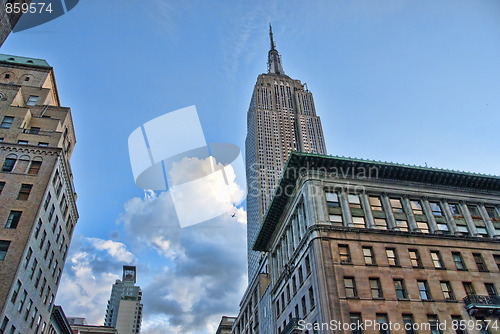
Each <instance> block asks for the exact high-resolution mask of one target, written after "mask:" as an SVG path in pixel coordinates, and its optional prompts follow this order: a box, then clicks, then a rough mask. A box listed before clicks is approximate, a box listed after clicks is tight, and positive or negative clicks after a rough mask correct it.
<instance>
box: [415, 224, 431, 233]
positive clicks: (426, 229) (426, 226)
mask: <svg viewBox="0 0 500 334" xmlns="http://www.w3.org/2000/svg"><path fill="white" fill-rule="evenodd" d="M417 228H418V229H419V230H420V232H422V233H426V234H429V224H427V222H422V221H417Z"/></svg>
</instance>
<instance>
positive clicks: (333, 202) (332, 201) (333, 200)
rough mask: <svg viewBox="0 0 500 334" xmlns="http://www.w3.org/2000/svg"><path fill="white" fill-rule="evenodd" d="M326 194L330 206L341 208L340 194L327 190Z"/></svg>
mask: <svg viewBox="0 0 500 334" xmlns="http://www.w3.org/2000/svg"><path fill="white" fill-rule="evenodd" d="M325 194H326V202H327V204H328V206H329V207H333V208H339V207H340V203H339V196H338V195H337V194H336V193H330V192H327V193H325Z"/></svg>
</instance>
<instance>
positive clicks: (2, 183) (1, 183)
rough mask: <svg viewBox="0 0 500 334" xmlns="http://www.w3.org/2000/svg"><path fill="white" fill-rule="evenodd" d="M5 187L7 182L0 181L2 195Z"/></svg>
mask: <svg viewBox="0 0 500 334" xmlns="http://www.w3.org/2000/svg"><path fill="white" fill-rule="evenodd" d="M3 187H5V182H3V181H0V194H1V193H2V190H3Z"/></svg>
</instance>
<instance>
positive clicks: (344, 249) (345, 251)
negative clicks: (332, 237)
mask: <svg viewBox="0 0 500 334" xmlns="http://www.w3.org/2000/svg"><path fill="white" fill-rule="evenodd" d="M339 257H340V263H351V253H350V252H349V246H348V245H339Z"/></svg>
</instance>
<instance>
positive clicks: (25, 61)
mask: <svg viewBox="0 0 500 334" xmlns="http://www.w3.org/2000/svg"><path fill="white" fill-rule="evenodd" d="M0 63H7V64H16V65H25V66H37V67H46V68H52V66H50V65H49V64H48V63H47V61H46V60H44V59H37V58H26V57H21V56H12V55H5V54H0Z"/></svg>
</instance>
